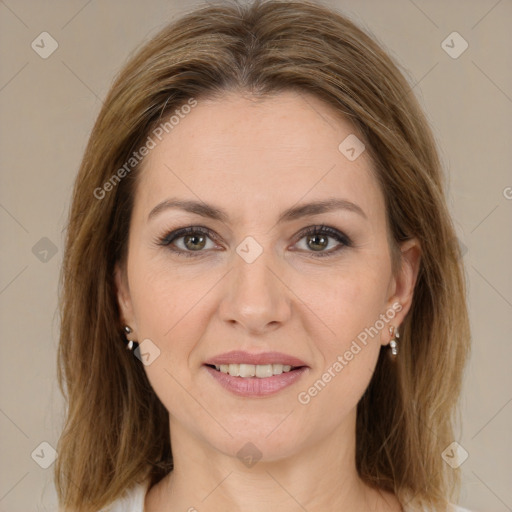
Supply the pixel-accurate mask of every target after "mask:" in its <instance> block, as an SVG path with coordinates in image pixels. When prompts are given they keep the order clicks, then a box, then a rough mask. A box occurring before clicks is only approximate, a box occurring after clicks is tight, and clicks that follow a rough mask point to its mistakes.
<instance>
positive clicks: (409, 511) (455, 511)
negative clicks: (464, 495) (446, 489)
mask: <svg viewBox="0 0 512 512" xmlns="http://www.w3.org/2000/svg"><path fill="white" fill-rule="evenodd" d="M448 510H449V512H476V511H472V510H469V509H467V508H464V507H460V506H459V505H453V504H452V503H450V505H449V507H448ZM404 512H420V511H419V509H418V508H413V507H410V506H406V507H404ZM421 512H435V511H434V510H432V509H431V508H427V509H421Z"/></svg>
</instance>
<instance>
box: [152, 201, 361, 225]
mask: <svg viewBox="0 0 512 512" xmlns="http://www.w3.org/2000/svg"><path fill="white" fill-rule="evenodd" d="M172 208H178V209H181V210H185V211H187V212H190V213H195V214H196V215H200V216H201V217H207V218H210V219H214V220H219V221H221V222H223V223H228V222H229V215H228V214H227V213H226V212H225V211H224V210H222V209H221V208H217V207H215V206H213V205H211V204H207V203H204V202H201V201H191V200H181V199H176V198H170V199H166V200H165V201H162V202H161V203H158V204H157V205H156V206H155V207H154V208H153V209H152V210H151V212H150V213H149V215H148V221H149V220H151V219H152V218H153V217H155V216H156V215H158V214H159V213H161V212H163V211H165V210H168V209H172ZM333 210H346V211H349V212H353V213H357V214H359V215H361V216H362V217H363V218H365V219H368V217H367V216H366V214H365V213H364V211H363V210H362V208H361V207H360V206H358V205H357V204H355V203H352V202H350V201H348V200H346V199H340V198H336V197H331V198H327V199H323V200H321V201H314V202H311V203H307V204H302V205H299V206H292V207H291V208H288V209H287V210H285V211H284V212H283V213H281V215H280V216H279V219H278V221H277V223H278V224H279V223H283V222H291V221H293V220H296V219H300V218H302V217H307V216H310V215H318V214H320V213H327V212H330V211H333Z"/></svg>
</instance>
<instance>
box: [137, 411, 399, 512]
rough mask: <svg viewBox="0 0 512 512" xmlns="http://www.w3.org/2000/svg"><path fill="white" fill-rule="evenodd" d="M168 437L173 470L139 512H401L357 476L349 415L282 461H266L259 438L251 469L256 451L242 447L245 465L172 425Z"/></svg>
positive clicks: (393, 501)
mask: <svg viewBox="0 0 512 512" xmlns="http://www.w3.org/2000/svg"><path fill="white" fill-rule="evenodd" d="M170 431H171V432H172V437H171V446H172V451H173V459H174V469H173V471H172V472H171V473H170V474H169V475H167V476H166V477H165V478H164V479H163V480H162V481H161V482H159V483H158V484H157V485H156V486H155V487H153V488H152V489H151V490H150V492H149V493H148V495H147V496H146V507H145V511H146V512H157V511H160V510H162V511H163V510H165V511H167V512H171V511H175V510H176V511H178V510H180V511H190V512H194V511H199V510H208V511H209V512H217V511H218V512H220V511H226V510H240V511H243V512H261V510H265V509H268V510H275V509H277V508H278V509H279V511H280V512H297V510H300V509H302V510H307V511H308V512H316V511H318V512H320V511H322V512H325V511H329V510H336V511H343V512H356V511H357V512H360V511H361V510H366V511H377V510H378V511H384V510H389V511H391V510H400V508H399V507H398V508H397V504H398V502H397V501H396V498H394V496H393V495H389V494H387V493H382V492H379V491H377V490H374V489H372V488H370V487H369V486H367V485H366V484H364V483H363V482H362V480H361V479H360V478H359V476H358V474H357V470H356V465H355V412H354V415H352V416H351V418H350V421H347V422H346V423H344V424H343V425H342V426H341V428H339V429H338V430H337V431H335V432H332V433H331V435H330V436H326V437H324V438H323V439H318V440H315V441H314V442H311V443H310V444H309V445H306V446H303V447H301V448H302V449H298V448H297V447H295V448H294V450H293V452H292V453H291V454H290V455H288V456H286V457H280V458H271V457H265V442H266V440H267V439H266V438H264V437H263V436H262V439H260V440H259V441H257V442H258V443H259V445H260V446H261V452H258V453H261V459H259V460H258V461H257V462H256V463H254V459H255V458H258V456H257V455H256V453H257V452H256V449H255V448H251V447H250V446H249V445H248V446H246V451H245V452H244V455H245V454H247V455H248V458H244V457H242V456H240V457H237V456H236V452H238V449H235V450H234V453H235V455H234V456H232V455H229V454H226V453H223V452H221V451H219V450H217V449H215V448H214V447H212V446H211V445H210V444H208V443H207V442H206V441H205V440H204V439H201V438H198V437H197V436H196V435H195V434H194V433H191V432H190V431H189V430H187V429H185V428H183V426H182V425H181V424H180V423H178V422H176V421H173V419H172V418H171V420H170ZM237 443H238V442H237ZM237 443H235V444H236V445H237V447H238V446H240V447H242V446H244V445H245V444H246V441H245V442H243V441H240V443H238V444H237ZM251 456H253V460H252V461H251V460H250V457H251ZM242 459H244V460H245V463H244V462H243V460H242ZM393 507H394V508H393Z"/></svg>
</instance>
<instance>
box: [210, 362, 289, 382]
mask: <svg viewBox="0 0 512 512" xmlns="http://www.w3.org/2000/svg"><path fill="white" fill-rule="evenodd" d="M215 369H216V370H218V371H220V372H222V373H228V374H229V375H231V376H232V377H243V378H247V377H257V378H259V379H265V378H266V377H272V375H281V373H286V372H289V371H291V369H292V367H291V366H290V365H289V364H221V365H215Z"/></svg>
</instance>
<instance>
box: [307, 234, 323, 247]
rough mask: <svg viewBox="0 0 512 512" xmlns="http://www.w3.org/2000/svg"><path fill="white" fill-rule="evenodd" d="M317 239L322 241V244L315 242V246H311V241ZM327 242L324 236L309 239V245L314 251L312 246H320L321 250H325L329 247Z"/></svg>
mask: <svg viewBox="0 0 512 512" xmlns="http://www.w3.org/2000/svg"><path fill="white" fill-rule="evenodd" d="M315 239H321V240H322V242H317V243H315V242H313V244H311V243H310V242H311V240H315ZM326 242H327V237H326V236H324V235H311V238H310V239H309V242H308V245H309V247H311V248H312V249H314V247H312V245H320V249H323V248H324V247H326V246H327V244H326Z"/></svg>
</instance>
